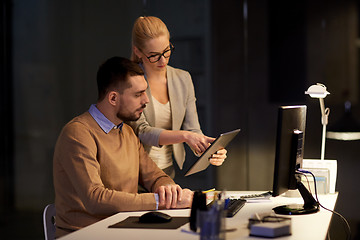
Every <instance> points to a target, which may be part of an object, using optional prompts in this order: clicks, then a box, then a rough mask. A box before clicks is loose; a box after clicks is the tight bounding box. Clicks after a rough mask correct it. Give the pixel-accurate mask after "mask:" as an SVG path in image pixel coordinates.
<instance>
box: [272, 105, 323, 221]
mask: <svg viewBox="0 0 360 240" xmlns="http://www.w3.org/2000/svg"><path fill="white" fill-rule="evenodd" d="M305 125H306V106H305V105H299V106H281V107H279V109H278V124H277V136H276V152H275V168H274V180H273V193H272V195H273V196H274V197H276V196H279V195H280V194H282V193H285V192H286V191H288V190H295V189H298V190H299V192H300V194H301V196H302V198H303V199H304V204H291V205H284V206H279V207H276V208H274V209H273V210H274V211H275V213H277V214H286V215H299V214H308V213H314V212H317V211H318V210H319V205H318V203H317V202H316V201H315V199H314V198H313V196H312V195H311V193H310V192H309V191H308V190H307V189H306V187H305V186H304V185H303V184H302V183H301V175H300V174H299V173H297V170H298V169H299V168H301V166H302V160H303V153H304V140H305Z"/></svg>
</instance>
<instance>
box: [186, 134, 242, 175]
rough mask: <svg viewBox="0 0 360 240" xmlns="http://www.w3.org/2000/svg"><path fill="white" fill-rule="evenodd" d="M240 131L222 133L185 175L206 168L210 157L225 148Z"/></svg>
mask: <svg viewBox="0 0 360 240" xmlns="http://www.w3.org/2000/svg"><path fill="white" fill-rule="evenodd" d="M239 132H240V129H236V130H233V131H231V132H227V133H222V134H220V136H219V137H217V138H216V139H215V141H214V142H213V143H212V144H211V145H210V147H208V148H207V149H206V151H205V152H204V153H203V154H202V155H201V156H200V157H199V159H198V160H197V161H196V162H195V163H194V165H193V166H192V167H191V168H190V169H189V170H188V171H187V173H186V174H185V176H189V175H191V174H194V173H197V172H200V171H203V170H205V169H206V168H207V167H208V166H209V165H210V162H209V158H210V157H211V155H212V154H214V153H215V152H216V151H218V150H220V149H222V148H225V147H226V146H227V145H228V144H229V142H230V141H231V140H233V138H234V137H235V136H236V135H237V134H238V133H239Z"/></svg>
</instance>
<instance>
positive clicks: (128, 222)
mask: <svg viewBox="0 0 360 240" xmlns="http://www.w3.org/2000/svg"><path fill="white" fill-rule="evenodd" d="M189 219H190V218H189V217H172V218H171V221H170V222H166V223H141V222H139V217H128V218H126V219H125V220H123V221H121V222H118V223H115V224H113V225H110V226H109V228H152V229H177V228H179V227H181V226H182V225H184V224H185V223H188V222H189Z"/></svg>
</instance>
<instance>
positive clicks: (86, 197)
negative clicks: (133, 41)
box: [53, 57, 193, 237]
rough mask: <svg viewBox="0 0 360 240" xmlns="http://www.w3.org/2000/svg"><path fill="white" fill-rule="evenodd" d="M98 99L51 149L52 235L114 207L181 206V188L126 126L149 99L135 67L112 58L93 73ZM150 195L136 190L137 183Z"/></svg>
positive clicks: (186, 195)
mask: <svg viewBox="0 0 360 240" xmlns="http://www.w3.org/2000/svg"><path fill="white" fill-rule="evenodd" d="M97 84H98V94H99V96H98V101H97V103H96V105H92V106H91V107H90V109H89V111H87V112H85V113H83V114H82V115H80V116H78V117H76V118H74V119H73V120H71V121H70V122H69V123H68V124H67V125H66V126H65V127H64V128H63V130H62V132H61V134H60V136H59V138H58V141H57V143H56V147H55V153H54V164H53V168H54V169H53V171H54V187H55V206H56V227H57V229H56V236H57V237H60V236H63V235H65V234H67V233H69V232H72V231H75V230H77V229H80V228H82V227H85V226H87V225H90V224H92V223H95V222H97V221H99V220H101V219H103V218H105V217H108V216H110V215H113V214H115V213H117V212H120V211H138V210H155V209H165V208H187V207H190V206H191V201H192V196H193V193H192V192H191V191H190V190H189V189H181V187H180V186H179V185H176V184H175V183H174V181H173V180H172V179H171V178H170V177H169V176H168V175H166V174H165V173H164V172H163V171H161V170H160V169H159V168H158V167H157V166H156V164H155V163H154V162H153V161H152V160H151V159H150V158H149V157H148V155H147V153H146V152H145V150H144V148H143V146H142V145H141V144H140V141H139V139H138V138H137V137H136V135H135V134H134V132H133V130H132V129H131V127H129V126H128V125H126V124H124V123H123V122H124V121H134V120H137V119H138V118H139V117H140V115H141V113H142V111H143V109H144V108H145V106H146V104H147V103H148V102H149V99H148V97H147V95H146V93H145V90H146V88H147V83H146V81H145V79H144V73H143V71H142V70H141V68H140V67H139V66H138V65H137V64H135V63H133V62H131V61H130V60H128V59H124V58H120V57H113V58H111V59H109V60H107V61H106V62H105V63H104V64H102V65H101V66H100V68H99V70H98V73H97ZM139 183H140V184H141V185H142V186H144V187H145V188H146V189H147V190H148V191H150V193H143V194H138V193H137V190H138V184H139Z"/></svg>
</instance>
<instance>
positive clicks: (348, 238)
mask: <svg viewBox="0 0 360 240" xmlns="http://www.w3.org/2000/svg"><path fill="white" fill-rule="evenodd" d="M297 172H298V173H299V174H302V175H304V176H306V175H305V173H307V174H311V176H312V177H313V179H314V189H315V197H316V201H317V203H318V204H319V206H320V207H322V208H323V209H325V210H327V211H329V212H331V213H333V214H335V215H336V216H338V217H340V218H341V220H342V221H343V223H344V224H345V229H347V231H346V235H347V238H346V239H347V240H350V239H351V229H350V225H349V223H348V221H347V220H346V218H345V217H344V216H342V215H341V214H340V213H338V212H336V211H333V210H331V209H328V208H326V207H324V206H323V205H322V204H321V203H320V201H319V198H318V195H317V189H316V178H315V175H314V174H313V173H312V172H310V171H308V170H305V169H300V168H299V169H298V170H297ZM306 180H307V181H308V184H309V180H308V179H307V178H306Z"/></svg>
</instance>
